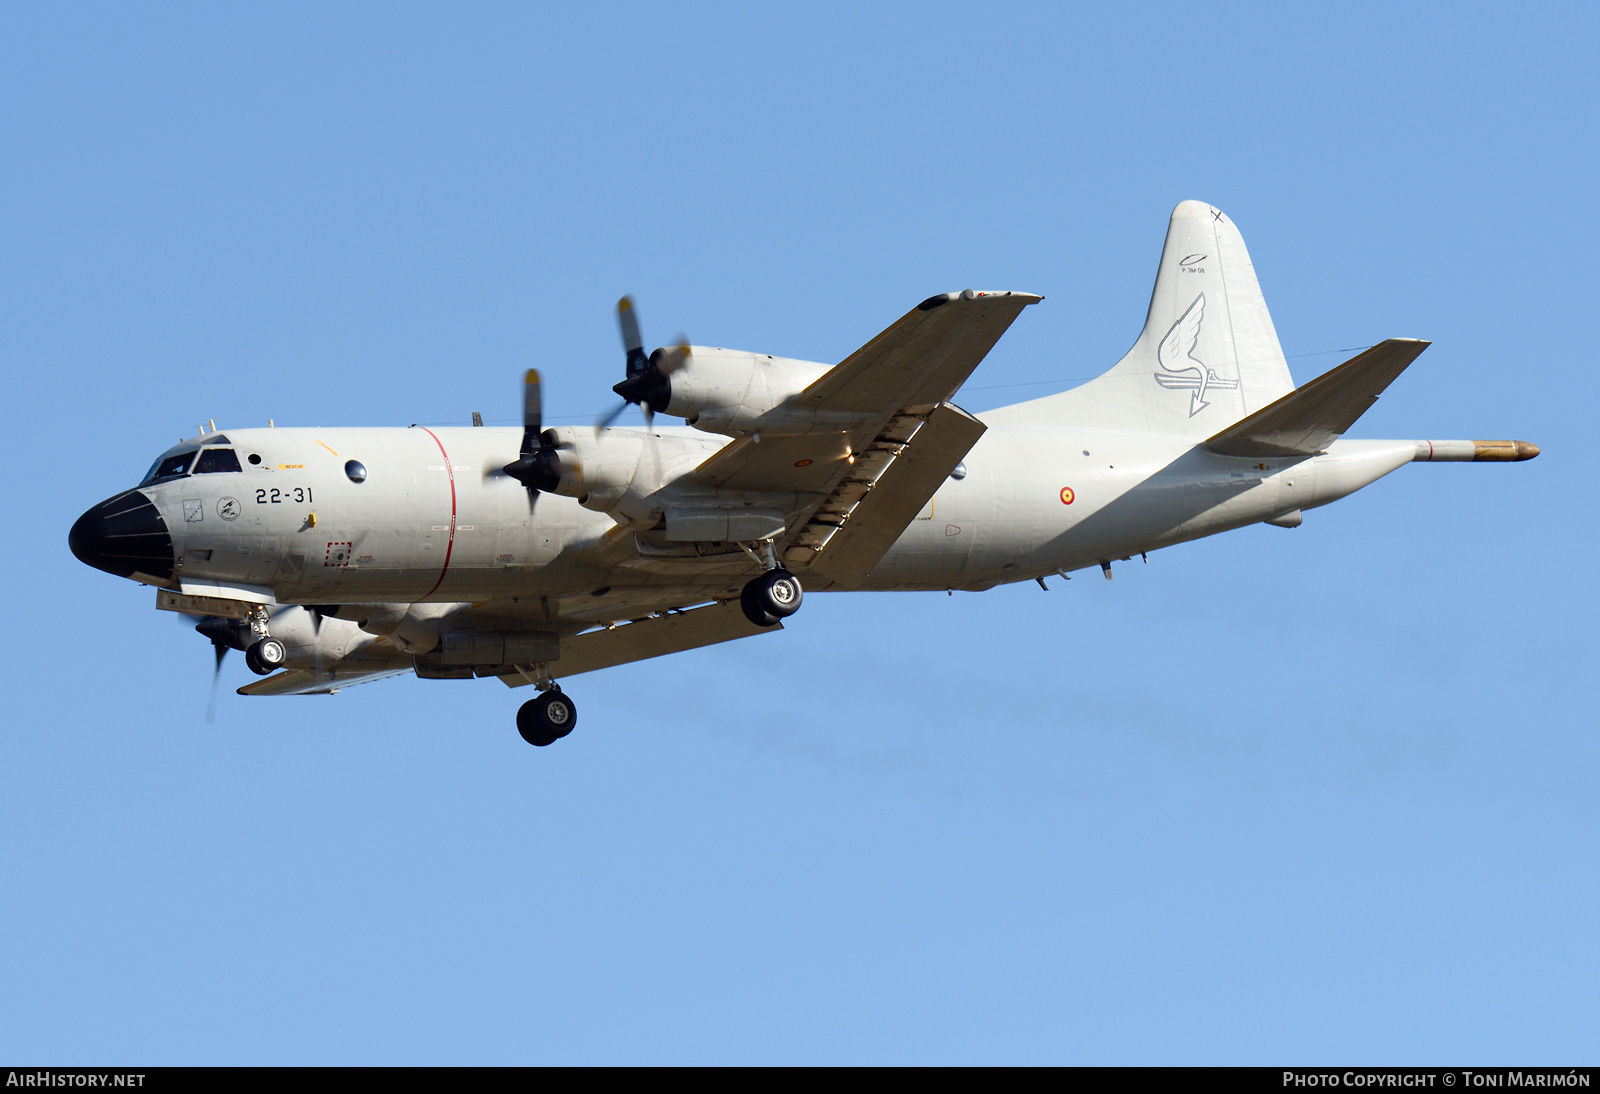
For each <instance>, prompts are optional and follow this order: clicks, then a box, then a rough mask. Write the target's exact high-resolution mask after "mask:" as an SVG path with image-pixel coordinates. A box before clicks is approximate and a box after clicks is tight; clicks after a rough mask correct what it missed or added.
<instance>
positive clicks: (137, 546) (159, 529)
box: [67, 490, 175, 581]
mask: <svg viewBox="0 0 1600 1094" xmlns="http://www.w3.org/2000/svg"><path fill="white" fill-rule="evenodd" d="M67 546H68V547H71V548H72V553H73V554H75V555H77V556H78V561H79V562H84V563H87V564H88V565H90V566H93V567H94V568H95V569H97V570H104V571H105V572H106V573H108V574H116V575H117V576H118V577H132V576H133V575H134V574H136V573H139V574H148V575H149V576H151V577H154V578H159V579H160V580H162V581H166V580H168V579H170V578H171V577H172V569H173V564H174V562H175V558H174V555H173V550H172V537H171V536H170V535H169V534H168V533H167V522H166V521H164V520H162V519H161V513H160V512H159V511H158V510H157V509H156V507H155V504H154V503H153V502H151V500H150V499H149V498H147V497H145V496H144V495H143V494H141V493H140V492H139V491H137V490H129V491H126V492H125V493H121V494H118V495H117V496H116V497H114V498H111V499H109V500H107V501H103V502H101V503H100V504H99V505H96V506H95V507H94V508H93V509H91V510H89V511H88V512H87V513H85V514H83V516H81V517H79V518H78V520H77V522H76V523H75V524H73V526H72V531H70V532H68V533H67Z"/></svg>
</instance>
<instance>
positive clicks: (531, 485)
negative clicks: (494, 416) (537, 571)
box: [502, 368, 561, 511]
mask: <svg viewBox="0 0 1600 1094" xmlns="http://www.w3.org/2000/svg"><path fill="white" fill-rule="evenodd" d="M543 419H544V396H543V394H542V393H541V391H540V388H539V370H538V369H536V368H530V369H529V370H528V371H527V372H526V373H525V374H524V375H523V377H522V454H521V456H520V457H519V458H518V459H517V461H516V462H515V463H508V464H506V465H505V467H504V468H502V470H503V471H505V473H506V474H507V475H510V476H511V477H512V478H514V479H516V480H517V481H518V482H520V483H521V484H522V485H523V486H525V487H527V490H528V508H529V510H530V511H531V510H532V509H533V503H534V501H535V500H537V498H538V497H539V491H541V490H554V489H555V488H556V486H557V484H559V483H560V482H561V457H560V456H559V455H558V454H557V452H556V446H555V445H554V444H553V443H551V442H550V440H549V439H547V438H546V437H544V436H543V435H542V428H541V427H542V425H543Z"/></svg>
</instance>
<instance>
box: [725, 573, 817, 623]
mask: <svg viewBox="0 0 1600 1094" xmlns="http://www.w3.org/2000/svg"><path fill="white" fill-rule="evenodd" d="M804 595H805V590H804V589H802V588H801V587H800V579H799V578H798V577H795V576H794V575H793V574H791V573H790V572H789V571H788V570H784V569H776V570H768V571H767V572H766V573H764V574H762V575H761V576H760V577H757V578H752V579H751V580H750V583H749V584H747V585H746V586H745V587H744V591H743V592H741V593H740V594H739V607H741V608H743V609H744V615H745V618H746V619H748V620H750V622H752V623H754V624H755V625H756V626H758V627H771V626H775V625H776V624H777V623H778V621H779V620H781V619H787V618H789V617H790V616H791V615H793V614H794V613H795V612H797V611H799V610H800V600H801V598H802V597H803V596H804Z"/></svg>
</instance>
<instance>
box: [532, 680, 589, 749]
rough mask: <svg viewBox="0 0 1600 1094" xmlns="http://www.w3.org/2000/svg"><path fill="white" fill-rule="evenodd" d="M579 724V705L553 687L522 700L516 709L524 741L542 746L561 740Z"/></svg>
mask: <svg viewBox="0 0 1600 1094" xmlns="http://www.w3.org/2000/svg"><path fill="white" fill-rule="evenodd" d="M577 724H578V708H577V707H576V706H574V705H573V703H572V700H571V699H568V698H567V697H566V696H565V695H564V694H562V692H561V689H560V688H557V687H554V686H552V687H551V688H550V690H549V691H543V692H540V693H539V696H538V698H536V699H529V700H528V701H527V702H526V703H523V704H522V709H520V710H518V711H517V732H518V733H520V734H522V739H523V740H524V741H527V742H528V743H529V744H530V745H536V746H538V747H539V748H543V747H544V746H545V745H548V744H554V743H555V742H556V741H559V740H560V739H561V738H563V737H565V736H566V735H567V734H569V733H571V732H572V727H573V726H575V725H577Z"/></svg>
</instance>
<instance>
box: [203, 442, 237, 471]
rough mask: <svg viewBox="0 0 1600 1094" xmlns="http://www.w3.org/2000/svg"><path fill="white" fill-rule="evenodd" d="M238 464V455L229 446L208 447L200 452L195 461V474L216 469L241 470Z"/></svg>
mask: <svg viewBox="0 0 1600 1094" xmlns="http://www.w3.org/2000/svg"><path fill="white" fill-rule="evenodd" d="M243 470H244V468H242V467H240V466H239V457H238V456H236V455H235V454H234V451H233V449H231V448H208V449H206V450H205V451H204V452H202V453H200V459H199V460H197V461H196V462H195V465H194V473H195V474H196V475H209V474H214V473H216V472H218V471H243Z"/></svg>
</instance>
